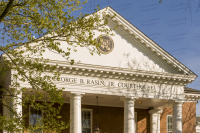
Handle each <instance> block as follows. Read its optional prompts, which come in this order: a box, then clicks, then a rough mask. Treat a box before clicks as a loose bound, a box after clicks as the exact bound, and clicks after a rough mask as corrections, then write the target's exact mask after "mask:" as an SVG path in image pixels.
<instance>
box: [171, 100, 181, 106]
mask: <svg viewBox="0 0 200 133" xmlns="http://www.w3.org/2000/svg"><path fill="white" fill-rule="evenodd" d="M184 102H185V101H183V100H175V101H174V100H170V101H168V103H169V104H172V105H178V104H183V103H184Z"/></svg>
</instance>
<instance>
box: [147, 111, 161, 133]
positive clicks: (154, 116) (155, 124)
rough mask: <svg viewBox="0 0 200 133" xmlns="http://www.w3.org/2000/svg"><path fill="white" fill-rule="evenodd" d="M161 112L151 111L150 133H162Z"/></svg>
mask: <svg viewBox="0 0 200 133" xmlns="http://www.w3.org/2000/svg"><path fill="white" fill-rule="evenodd" d="M161 113H162V111H161V110H156V109H155V110H149V114H150V133H160V114H161Z"/></svg>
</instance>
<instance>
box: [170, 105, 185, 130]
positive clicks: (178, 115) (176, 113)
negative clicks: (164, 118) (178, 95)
mask: <svg viewBox="0 0 200 133" xmlns="http://www.w3.org/2000/svg"><path fill="white" fill-rule="evenodd" d="M172 124H173V125H172V131H173V133H182V130H183V129H182V103H174V104H173V114H172Z"/></svg>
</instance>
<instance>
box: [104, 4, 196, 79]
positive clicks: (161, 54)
mask: <svg viewBox="0 0 200 133" xmlns="http://www.w3.org/2000/svg"><path fill="white" fill-rule="evenodd" d="M104 10H105V12H104V13H105V15H110V16H115V17H113V18H112V19H111V20H110V21H113V22H116V23H117V24H118V25H119V26H121V27H123V29H124V30H125V31H126V32H128V34H130V35H131V36H134V37H135V39H137V40H139V41H140V43H141V44H142V45H144V46H145V47H146V48H148V49H149V50H151V52H152V53H154V54H155V55H156V56H157V57H158V58H161V59H162V60H163V61H165V62H166V63H167V64H169V65H171V66H172V67H174V68H176V69H177V70H178V71H182V72H183V73H184V74H185V75H195V76H196V77H197V75H196V74H195V73H193V72H192V71H191V70H190V69H188V68H187V67H186V66H184V65H183V64H182V63H180V62H179V61H178V60H177V59H175V58H174V57H173V56H172V55H170V54H169V53H168V52H166V51H165V50H164V49H162V48H161V47H160V46H159V45H158V44H156V43H155V42H154V41H152V40H151V39H150V38H149V37H147V36H146V35H145V34H144V33H143V32H141V31H140V30H139V29H137V28H136V27H135V26H133V25H132V24H131V23H129V22H128V21H127V20H126V19H124V18H123V17H122V16H121V15H120V14H118V13H117V12H116V11H114V9H112V8H111V7H107V8H105V9H103V11H104Z"/></svg>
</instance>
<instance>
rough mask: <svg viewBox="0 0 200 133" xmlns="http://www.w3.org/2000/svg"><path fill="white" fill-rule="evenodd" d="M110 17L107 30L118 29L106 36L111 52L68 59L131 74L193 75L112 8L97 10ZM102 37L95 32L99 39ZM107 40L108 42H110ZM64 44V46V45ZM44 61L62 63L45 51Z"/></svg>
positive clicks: (80, 53)
mask: <svg viewBox="0 0 200 133" xmlns="http://www.w3.org/2000/svg"><path fill="white" fill-rule="evenodd" d="M103 11H105V12H106V13H107V14H109V15H111V16H112V15H113V16H114V15H116V16H115V17H114V18H112V19H109V23H108V25H107V27H108V28H114V27H115V26H116V25H118V28H117V29H115V30H114V31H113V33H114V36H109V37H110V38H112V40H113V42H114V46H113V47H114V48H113V50H112V51H111V52H110V53H108V54H105V53H103V54H101V55H98V54H94V55H91V54H90V53H89V51H88V48H85V47H79V48H76V49H77V52H73V51H72V52H71V55H70V57H71V58H72V59H74V60H75V62H80V63H83V64H90V65H99V66H109V67H117V68H122V69H124V68H125V69H130V70H144V71H155V72H164V73H174V74H184V75H194V76H196V75H195V74H194V73H193V72H192V71H191V70H189V69H188V68H187V67H185V66H184V65H183V64H182V63H180V62H179V61H178V60H176V59H175V58H174V57H173V56H171V55H170V54H169V53H167V52H166V51H165V50H163V49H162V48H161V47H160V46H159V45H158V44H156V43H155V42H154V41H153V40H151V39H150V38H148V37H147V36H146V35H145V34H144V33H143V32H141V31H140V30H138V29H137V28H136V27H135V26H133V25H132V24H131V23H129V22H128V21H127V20H126V19H124V18H123V17H122V16H121V15H119V14H118V13H117V12H116V11H114V10H113V9H112V8H111V7H107V8H105V9H102V10H100V12H103ZM100 35H102V33H100V32H97V31H95V37H96V38H98V37H99V36H100ZM109 37H108V38H109ZM63 43H64V42H63ZM44 57H46V58H49V59H50V60H58V61H65V59H64V58H62V57H61V56H60V55H57V54H55V53H52V52H50V51H47V52H46V53H45V54H44Z"/></svg>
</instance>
